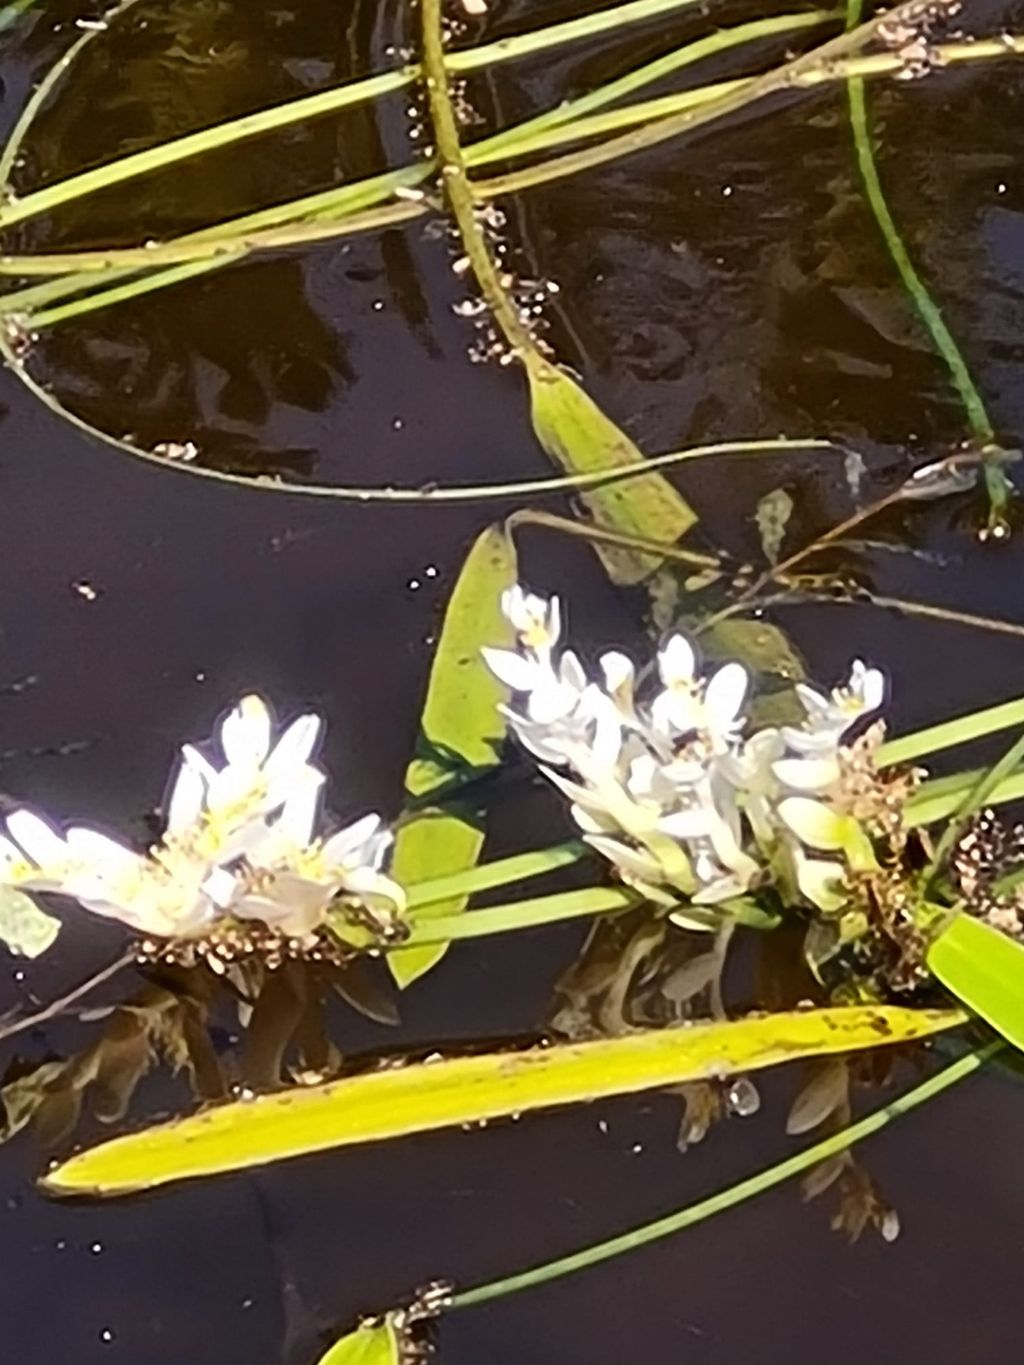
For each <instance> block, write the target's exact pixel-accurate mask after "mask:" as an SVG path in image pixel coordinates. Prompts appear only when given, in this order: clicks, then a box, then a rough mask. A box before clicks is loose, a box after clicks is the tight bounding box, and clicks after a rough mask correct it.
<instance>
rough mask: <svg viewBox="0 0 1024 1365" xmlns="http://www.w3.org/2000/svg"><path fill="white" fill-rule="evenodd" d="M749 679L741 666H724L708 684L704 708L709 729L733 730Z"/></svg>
mask: <svg viewBox="0 0 1024 1365" xmlns="http://www.w3.org/2000/svg"><path fill="white" fill-rule="evenodd" d="M749 684H750V679H749V678H748V676H747V670H746V669H745V668H744V667H743V665H742V664H735V663H733V664H725V665H724V666H723V667H722V668H720V669H719V670H718V671H717V673H715V675H714V677H713V678H712V679H711V681H710V682H709V683H708V686H707V691H706V692H705V694H704V706H705V708H706V710H707V712H708V715H709V718H710V721H711V728H712V729H713V730H717V731H726V730H730V729H732V728H733V726H734V725H735V724H736V720H737V717H738V716H739V713H740V710H741V708H742V706H743V702H744V700H745V699H746V695H747V688H748V686H749Z"/></svg>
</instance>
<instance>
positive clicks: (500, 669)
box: [480, 646, 540, 692]
mask: <svg viewBox="0 0 1024 1365" xmlns="http://www.w3.org/2000/svg"><path fill="white" fill-rule="evenodd" d="M480 652H481V654H483V656H484V662H485V663H486V664H487V667H488V668H489V669H490V670H491V672H492V673H493V674H494V676H495V677H496V678H497V679H498V681H499V682H503V683H504V684H505V686H506V687H511V689H512V691H513V692H532V691H533V689H534V687H536V685H537V683H538V682H539V681H540V670H539V669H538V667H537V664H536V663H535V662H534V660H533V659H524V658H523V656H522V655H521V654H515V653H513V651H512V650H510V649H491V648H489V647H488V646H485V647H484V648H483V649H482V650H481V651H480Z"/></svg>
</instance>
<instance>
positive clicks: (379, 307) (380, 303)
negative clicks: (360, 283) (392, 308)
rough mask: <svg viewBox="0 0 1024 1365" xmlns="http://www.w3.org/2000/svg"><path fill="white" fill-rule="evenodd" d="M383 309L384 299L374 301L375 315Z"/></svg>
mask: <svg viewBox="0 0 1024 1365" xmlns="http://www.w3.org/2000/svg"><path fill="white" fill-rule="evenodd" d="M383 307H384V300H383V299H374V301H373V311H374V312H375V313H379V312H381V310H382V309H383Z"/></svg>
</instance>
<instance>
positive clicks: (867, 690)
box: [850, 659, 885, 712]
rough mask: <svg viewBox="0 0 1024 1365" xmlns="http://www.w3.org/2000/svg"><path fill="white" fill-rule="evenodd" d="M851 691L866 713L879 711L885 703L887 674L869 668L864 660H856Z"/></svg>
mask: <svg viewBox="0 0 1024 1365" xmlns="http://www.w3.org/2000/svg"><path fill="white" fill-rule="evenodd" d="M850 691H851V692H852V693H853V695H854V696H855V697H856V698H857V700H858V701H859V702H860V703H861V706H862V707H863V708H864V711H865V712H867V711H877V710H878V708H879V707H880V706H881V705H882V703H883V702H884V701H885V674H884V673H883V672H882V670H881V669H880V668H868V667H867V666H866V665H865V664H864V662H863V660H861V659H854V661H853V664H852V666H851V668H850Z"/></svg>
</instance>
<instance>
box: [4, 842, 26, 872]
mask: <svg viewBox="0 0 1024 1365" xmlns="http://www.w3.org/2000/svg"><path fill="white" fill-rule="evenodd" d="M24 862H25V855H24V853H22V851H21V849H20V848H18V847H17V846H16V845H15V844H12V843H11V841H10V839H5V838H4V836H3V835H2V834H0V880H2V879H3V873H4V872H7V871H10V869H11V868H14V867H19V866H21V865H22V864H24Z"/></svg>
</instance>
